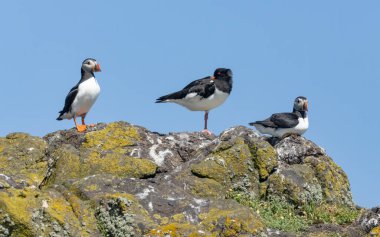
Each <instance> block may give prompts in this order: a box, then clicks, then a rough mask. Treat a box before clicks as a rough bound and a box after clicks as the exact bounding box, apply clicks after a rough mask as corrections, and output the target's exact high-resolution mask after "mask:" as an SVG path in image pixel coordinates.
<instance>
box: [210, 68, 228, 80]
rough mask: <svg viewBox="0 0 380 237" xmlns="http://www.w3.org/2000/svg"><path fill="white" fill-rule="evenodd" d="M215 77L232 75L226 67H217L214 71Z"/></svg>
mask: <svg viewBox="0 0 380 237" xmlns="http://www.w3.org/2000/svg"><path fill="white" fill-rule="evenodd" d="M214 77H215V79H218V78H221V77H232V71H231V69H228V68H217V69H216V70H215V72H214Z"/></svg>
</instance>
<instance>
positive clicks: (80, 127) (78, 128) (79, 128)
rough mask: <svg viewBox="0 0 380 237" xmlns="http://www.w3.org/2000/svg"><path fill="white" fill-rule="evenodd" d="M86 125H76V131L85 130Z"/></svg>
mask: <svg viewBox="0 0 380 237" xmlns="http://www.w3.org/2000/svg"><path fill="white" fill-rule="evenodd" d="M86 129H87V126H86V125H77V130H78V132H84V131H86Z"/></svg>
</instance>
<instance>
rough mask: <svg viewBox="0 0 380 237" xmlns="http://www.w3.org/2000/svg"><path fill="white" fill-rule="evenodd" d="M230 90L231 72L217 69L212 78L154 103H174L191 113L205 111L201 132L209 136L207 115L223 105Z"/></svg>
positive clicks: (194, 83)
mask: <svg viewBox="0 0 380 237" xmlns="http://www.w3.org/2000/svg"><path fill="white" fill-rule="evenodd" d="M231 90H232V71H231V70H230V69H228V68H218V69H216V70H215V72H214V76H208V77H205V78H202V79H199V80H196V81H193V82H191V83H190V84H189V85H187V86H186V87H185V88H183V89H182V90H180V91H177V92H174V93H171V94H168V95H164V96H161V97H160V98H158V99H157V101H156V103H162V102H174V103H177V104H179V105H182V106H184V107H186V108H188V109H189V110H192V111H205V115H204V130H203V131H202V132H204V133H207V134H211V132H210V131H209V130H208V129H207V120H208V113H209V111H210V110H211V109H213V108H216V107H218V106H219V105H221V104H223V102H224V101H225V100H226V99H227V97H228V96H229V95H230V93H231Z"/></svg>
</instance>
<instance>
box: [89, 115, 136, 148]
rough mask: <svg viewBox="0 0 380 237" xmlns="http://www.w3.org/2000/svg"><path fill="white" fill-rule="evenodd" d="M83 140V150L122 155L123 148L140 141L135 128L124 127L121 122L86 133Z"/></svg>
mask: <svg viewBox="0 0 380 237" xmlns="http://www.w3.org/2000/svg"><path fill="white" fill-rule="evenodd" d="M85 138H86V139H85V142H84V143H83V147H84V148H96V149H99V150H102V151H106V150H112V152H115V153H124V152H125V150H124V148H125V147H126V146H130V145H133V144H135V142H136V141H138V140H140V135H139V133H138V130H137V129H136V128H135V127H133V126H125V124H124V123H122V122H115V123H110V124H108V125H107V126H106V127H105V128H104V129H102V130H99V131H94V132H89V133H87V134H86V137H85Z"/></svg>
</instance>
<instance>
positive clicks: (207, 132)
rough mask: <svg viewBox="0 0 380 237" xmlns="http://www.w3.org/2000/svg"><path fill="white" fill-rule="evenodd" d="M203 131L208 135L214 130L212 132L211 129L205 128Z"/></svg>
mask: <svg viewBox="0 0 380 237" xmlns="http://www.w3.org/2000/svg"><path fill="white" fill-rule="evenodd" d="M202 133H205V134H207V135H210V136H211V135H212V132H210V131H209V130H207V129H205V130H202Z"/></svg>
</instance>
